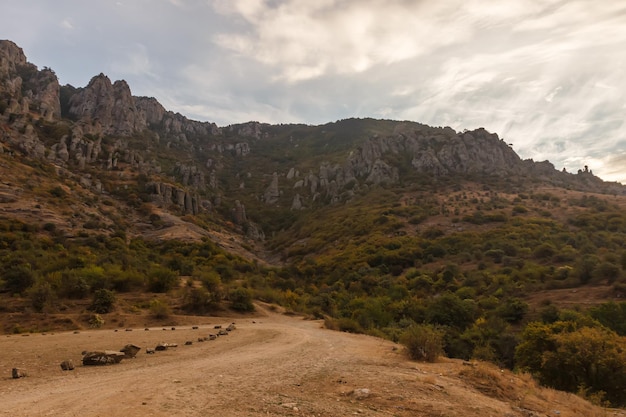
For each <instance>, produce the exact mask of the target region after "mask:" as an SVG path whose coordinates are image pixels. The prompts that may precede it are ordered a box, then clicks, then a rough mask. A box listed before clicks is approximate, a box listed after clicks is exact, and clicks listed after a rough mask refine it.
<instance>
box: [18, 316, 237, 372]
mask: <svg viewBox="0 0 626 417" xmlns="http://www.w3.org/2000/svg"><path fill="white" fill-rule="evenodd" d="M236 328H237V327H236V325H235V323H231V324H229V325H228V326H227V327H226V328H222V326H221V325H216V326H214V330H217V332H216V333H211V334H209V335H208V336H204V337H198V342H205V341H209V340H216V339H217V338H218V337H219V336H227V335H228V334H229V333H230V332H232V331H233V330H235V329H236ZM198 329H199V327H198V326H193V327H192V330H198ZM145 330H149V329H147V328H146V329H145ZM164 330H165V329H164ZM172 330H175V327H172ZM116 331H117V330H116ZM127 331H130V330H129V329H127ZM191 344H193V342H192V341H191V340H187V341H186V342H185V345H187V346H188V345H191ZM172 347H178V344H177V343H165V342H160V343H158V344H157V345H156V346H155V347H154V348H146V354H154V353H155V352H157V351H164V350H168V349H169V348H172ZM140 351H141V347H140V346H137V345H135V344H132V343H131V344H127V345H126V346H124V347H123V348H122V349H120V350H96V351H83V352H82V355H83V357H82V363H83V365H84V366H101V365H113V364H117V363H120V362H121V361H122V359H132V358H134V357H136V356H137V353H139V352H140ZM60 365H61V369H62V370H63V371H73V370H74V369H75V365H74V362H73V361H72V360H71V359H68V360H64V361H63V362H61V364H60ZM11 376H12V378H13V379H19V378H24V377H26V376H28V373H27V372H26V370H24V369H22V368H13V369H12V370H11Z"/></svg>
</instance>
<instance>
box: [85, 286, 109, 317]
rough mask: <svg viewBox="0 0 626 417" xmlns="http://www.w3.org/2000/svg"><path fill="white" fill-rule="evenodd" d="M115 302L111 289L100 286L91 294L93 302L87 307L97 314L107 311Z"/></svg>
mask: <svg viewBox="0 0 626 417" xmlns="http://www.w3.org/2000/svg"><path fill="white" fill-rule="evenodd" d="M113 304H115V293H114V292H113V291H111V290H107V289H105V288H101V289H99V290H96V292H95V293H94V296H93V302H92V303H91V306H90V307H89V309H90V310H91V311H94V312H96V313H99V314H104V313H108V312H110V311H111V309H112V308H113Z"/></svg>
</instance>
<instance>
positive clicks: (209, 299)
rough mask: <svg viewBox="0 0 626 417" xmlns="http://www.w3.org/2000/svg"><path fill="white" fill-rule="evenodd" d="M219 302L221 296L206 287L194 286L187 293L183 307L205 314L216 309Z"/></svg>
mask: <svg viewBox="0 0 626 417" xmlns="http://www.w3.org/2000/svg"><path fill="white" fill-rule="evenodd" d="M218 302H219V298H217V297H216V296H215V294H212V293H210V292H209V291H207V290H206V289H205V288H192V289H190V290H189V291H188V292H187V294H185V299H184V302H183V303H184V306H183V308H184V309H185V311H187V312H189V313H196V314H204V313H206V312H208V311H211V310H215V309H216V308H217V305H218ZM246 311H249V310H246Z"/></svg>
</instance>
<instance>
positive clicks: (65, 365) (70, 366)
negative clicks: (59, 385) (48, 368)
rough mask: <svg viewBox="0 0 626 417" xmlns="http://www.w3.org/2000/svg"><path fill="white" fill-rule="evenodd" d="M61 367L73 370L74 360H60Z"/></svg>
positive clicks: (65, 369)
mask: <svg viewBox="0 0 626 417" xmlns="http://www.w3.org/2000/svg"><path fill="white" fill-rule="evenodd" d="M61 369H63V370H64V371H73V370H74V362H72V361H71V360H66V361H63V362H61Z"/></svg>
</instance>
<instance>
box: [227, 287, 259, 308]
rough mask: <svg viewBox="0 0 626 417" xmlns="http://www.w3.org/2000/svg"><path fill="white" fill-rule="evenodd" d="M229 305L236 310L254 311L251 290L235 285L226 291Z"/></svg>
mask: <svg viewBox="0 0 626 417" xmlns="http://www.w3.org/2000/svg"><path fill="white" fill-rule="evenodd" d="M228 300H229V301H230V307H231V308H232V309H233V310H237V311H254V304H252V292H251V291H250V290H249V289H247V288H244V287H236V288H233V289H231V290H230V291H229V292H228Z"/></svg>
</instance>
